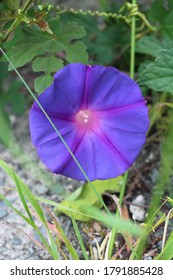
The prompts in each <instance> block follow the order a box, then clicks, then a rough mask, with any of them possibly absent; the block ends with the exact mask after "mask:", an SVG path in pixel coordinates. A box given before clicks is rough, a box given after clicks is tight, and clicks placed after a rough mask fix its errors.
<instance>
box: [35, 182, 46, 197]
mask: <svg viewBox="0 0 173 280" xmlns="http://www.w3.org/2000/svg"><path fill="white" fill-rule="evenodd" d="M35 190H36V192H37V193H38V195H43V194H46V193H47V192H48V189H47V187H46V186H44V185H41V184H38V185H36V186H35Z"/></svg>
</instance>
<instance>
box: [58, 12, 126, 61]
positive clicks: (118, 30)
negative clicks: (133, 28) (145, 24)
mask: <svg viewBox="0 0 173 280" xmlns="http://www.w3.org/2000/svg"><path fill="white" fill-rule="evenodd" d="M61 18H62V20H63V21H66V20H72V21H73V20H74V21H77V22H78V23H79V24H80V25H82V26H84V27H85V30H86V32H87V37H85V38H84V39H83V42H84V43H85V44H86V46H87V49H88V52H89V54H90V59H91V60H92V61H93V60H94V63H98V64H103V65H105V64H110V63H111V62H112V60H113V59H114V57H115V48H116V46H117V47H118V49H119V48H120V46H121V48H123V47H124V46H125V45H126V44H128V42H129V39H130V38H129V30H128V31H127V29H126V26H125V25H124V24H122V23H120V22H116V24H114V25H112V24H110V25H109V24H108V23H107V22H104V23H103V26H101V25H100V24H98V19H97V18H96V17H92V16H90V15H73V14H70V13H65V14H63V15H61ZM122 33H123V36H122V35H121V34H122Z"/></svg>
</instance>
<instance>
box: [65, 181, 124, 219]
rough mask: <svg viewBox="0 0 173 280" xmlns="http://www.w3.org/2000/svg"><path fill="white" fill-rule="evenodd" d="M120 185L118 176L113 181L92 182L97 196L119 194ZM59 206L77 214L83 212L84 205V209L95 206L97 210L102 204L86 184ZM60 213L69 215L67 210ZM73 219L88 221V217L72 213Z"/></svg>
mask: <svg viewBox="0 0 173 280" xmlns="http://www.w3.org/2000/svg"><path fill="white" fill-rule="evenodd" d="M121 184H122V176H119V177H117V178H115V179H109V180H104V181H100V180H96V181H94V182H92V185H93V186H94V188H95V189H96V190H97V192H98V193H99V194H102V193H104V192H105V191H111V192H114V193H115V192H120V188H121ZM61 205H63V206H67V207H69V208H72V209H74V210H77V211H79V212H83V211H82V209H83V206H84V205H85V207H91V206H95V207H97V208H101V207H102V204H101V202H100V200H99V198H98V196H97V195H96V193H95V192H94V191H93V189H92V188H91V186H90V184H89V183H86V184H85V185H84V186H82V187H80V188H78V189H77V190H76V191H74V192H73V193H72V194H70V195H69V196H68V197H67V198H66V199H65V200H64V201H62V202H61ZM61 211H62V212H63V213H65V214H67V215H70V214H71V213H70V212H69V211H67V210H61ZM73 218H74V219H77V220H81V221H88V220H90V218H89V217H87V216H85V215H82V214H78V213H75V212H73Z"/></svg>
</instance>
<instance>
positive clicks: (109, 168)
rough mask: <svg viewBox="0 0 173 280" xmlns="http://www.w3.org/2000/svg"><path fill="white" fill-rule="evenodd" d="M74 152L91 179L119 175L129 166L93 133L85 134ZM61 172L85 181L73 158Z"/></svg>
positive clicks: (102, 178)
mask: <svg viewBox="0 0 173 280" xmlns="http://www.w3.org/2000/svg"><path fill="white" fill-rule="evenodd" d="M74 154H75V157H76V158H77V160H78V161H79V163H80V164H81V166H82V168H83V169H84V171H85V173H86V174H87V176H88V177H89V178H90V180H91V181H92V180H96V179H100V180H104V179H107V178H113V177H116V176H119V175H120V174H122V173H123V172H125V171H126V170H127V168H128V167H129V164H128V163H127V162H126V160H124V159H123V158H120V157H119V154H118V152H116V151H114V152H113V151H112V149H111V148H110V146H108V145H107V144H105V142H104V139H102V138H101V137H99V136H98V135H97V134H95V133H93V134H85V136H84V137H83V139H82V141H81V142H80V144H79V145H78V148H77V149H76V151H75V153H74ZM61 174H63V175H65V176H68V177H71V178H73V179H76V180H84V181H86V178H85V177H84V175H83V174H82V172H81V171H80V170H79V168H78V166H77V165H76V163H75V162H74V160H73V159H71V160H70V161H69V163H68V165H66V166H65V168H64V169H63V170H62V171H61Z"/></svg>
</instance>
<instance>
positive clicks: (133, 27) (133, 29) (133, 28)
mask: <svg viewBox="0 0 173 280" xmlns="http://www.w3.org/2000/svg"><path fill="white" fill-rule="evenodd" d="M132 5H136V0H132ZM135 33H136V17H135V15H134V16H133V17H132V25H131V52H130V77H131V78H132V79H134V73H135Z"/></svg>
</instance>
